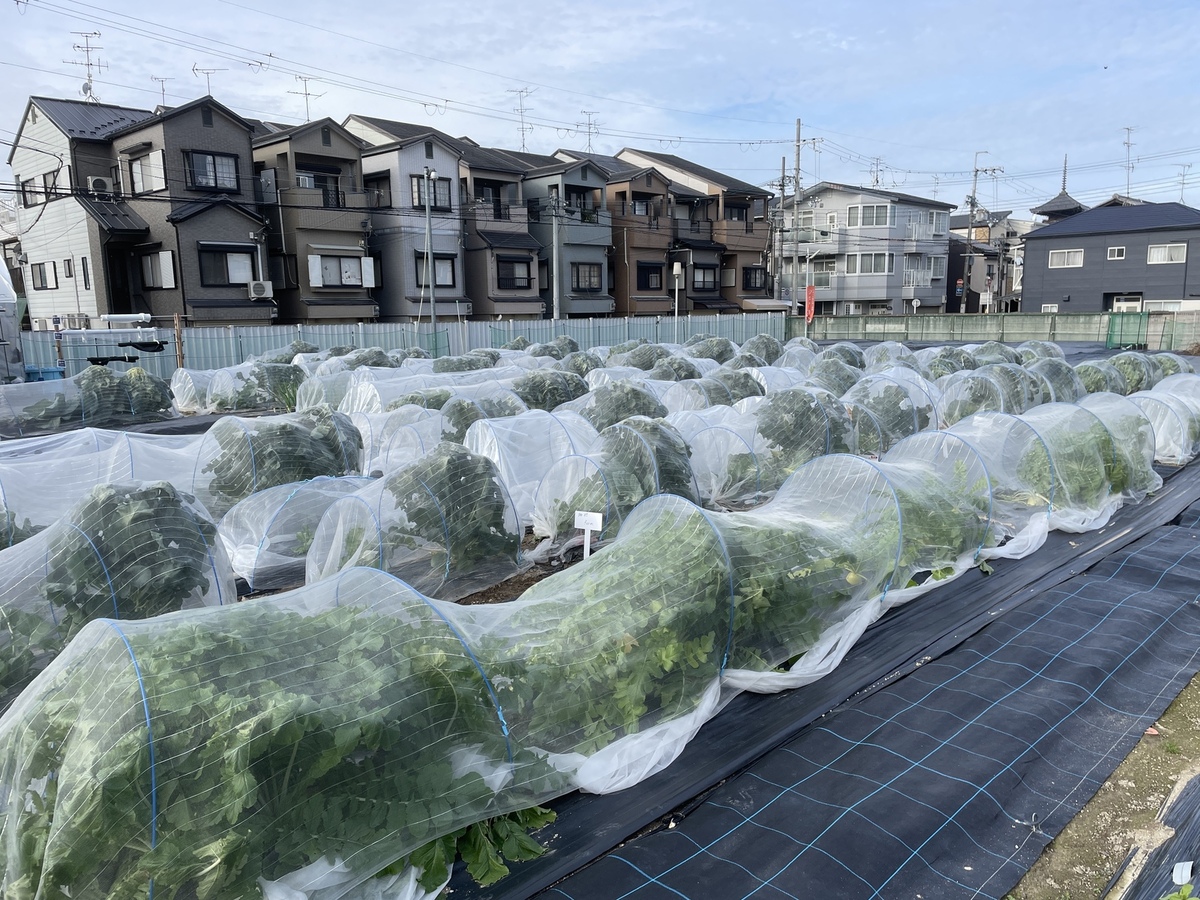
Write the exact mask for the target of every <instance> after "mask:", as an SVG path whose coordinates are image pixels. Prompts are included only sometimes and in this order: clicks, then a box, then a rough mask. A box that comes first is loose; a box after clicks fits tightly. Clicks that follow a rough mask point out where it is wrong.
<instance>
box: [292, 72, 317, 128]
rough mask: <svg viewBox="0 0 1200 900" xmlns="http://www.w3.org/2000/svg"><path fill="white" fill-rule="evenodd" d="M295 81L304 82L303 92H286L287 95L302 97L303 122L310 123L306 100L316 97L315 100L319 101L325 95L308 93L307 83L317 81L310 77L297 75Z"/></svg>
mask: <svg viewBox="0 0 1200 900" xmlns="http://www.w3.org/2000/svg"><path fill="white" fill-rule="evenodd" d="M296 80H297V81H302V82H304V90H302V91H288V93H289V94H296V95H297V96H301V97H303V98H304V121H305V122H309V121H312V119H311V117H310V116H309V114H308V98H309V97H316V98H317V99H318V100H319V99H321V98H322V97H324V96H325V95H324V94H314V93H312V92H311V91H309V89H308V83H309V82H310V81H316V80H317V79H315V78H313V77H312V76H311V75H297V76H296Z"/></svg>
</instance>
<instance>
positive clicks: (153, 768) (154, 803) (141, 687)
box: [100, 619, 158, 900]
mask: <svg viewBox="0 0 1200 900" xmlns="http://www.w3.org/2000/svg"><path fill="white" fill-rule="evenodd" d="M100 621H102V622H104V624H106V625H107V626H108V627H109V628H111V629H112V630H113V631H115V632H116V633H117V636H118V637H120V639H121V643H123V644H124V645H125V650H126V652H128V653H129V659H130V661H132V662H133V671H134V674H135V675H136V676H137V682H138V691H139V692H140V693H141V696H142V712H143V714H144V715H145V717H146V744H147V746H148V748H149V750H150V849H151V850H153V849H154V848H155V847H157V846H158V766H157V761H156V760H155V757H154V729H153V726H152V725H151V722H150V700H149V698H148V697H147V696H146V682H145V680H144V679H143V678H142V667H141V666H140V665H139V664H138V661H137V655H136V654H135V653H134V652H133V646H132V645H131V644H130V643H129V638H128V637H126V636H125V632H123V631H122V630H121V628H120V626H119V625H118V624H117V623H116V622H113V621H111V620H109V619H101V620H100ZM147 896H148V898H149V900H154V879H153V878H152V879H150V889H149V894H148V895H147Z"/></svg>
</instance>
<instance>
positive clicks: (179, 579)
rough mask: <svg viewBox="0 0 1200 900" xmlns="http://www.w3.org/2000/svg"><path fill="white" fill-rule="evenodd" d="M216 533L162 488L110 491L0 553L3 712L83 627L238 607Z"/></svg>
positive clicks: (140, 485)
mask: <svg viewBox="0 0 1200 900" xmlns="http://www.w3.org/2000/svg"><path fill="white" fill-rule="evenodd" d="M236 598H237V595H236V593H235V592H234V586H233V573H232V571H231V570H230V568H229V563H228V561H227V560H226V558H225V555H224V553H223V552H222V550H221V547H220V543H219V541H218V540H217V531H216V526H215V525H214V524H213V523H212V522H211V521H210V520H209V519H208V517H207V513H205V511H204V510H203V509H201V508H200V506H199V505H198V504H197V503H196V502H195V501H194V500H193V499H192V498H191V497H189V496H188V495H186V494H182V493H180V492H178V491H176V490H175V488H173V487H172V486H171V485H169V484H167V483H166V482H124V483H116V484H104V485H100V486H97V487H95V488H93V489H92V490H90V491H89V492H87V493H86V494H85V495H84V496H83V498H82V499H81V500H80V502H78V503H77V504H76V505H75V506H74V507H72V508H71V509H69V510H68V511H67V512H66V513H65V515H63V516H62V517H61V518H59V519H58V521H56V522H55V523H54V524H52V525H50V526H49V527H48V528H46V529H45V530H43V531H40V532H38V533H37V534H36V535H33V536H32V537H30V538H29V539H28V540H26V541H24V542H23V543H21V544H18V545H17V546H14V547H10V548H8V549H5V550H0V620H3V626H4V627H3V630H2V631H0V708H7V707H8V704H9V702H11V700H12V699H13V697H14V696H15V695H16V692H18V691H19V690H20V689H21V688H23V687H24V686H25V685H26V684H28V683H29V681H30V680H32V678H33V676H34V675H35V674H36V673H37V672H38V671H39V670H41V669H42V668H43V667H44V666H45V665H46V663H48V662H49V661H50V660H51V659H53V658H54V656H55V655H56V654H57V653H58V652H59V650H60V649H61V648H62V647H63V646H64V645H65V644H66V643H67V641H69V640H70V639H71V638H72V637H73V636H74V635H75V634H76V633H77V632H78V631H79V630H80V629H81V628H83V626H84V625H85V624H87V623H88V622H90V621H92V620H93V619H98V618H111V619H141V618H147V617H149V616H153V615H158V614H159V613H163V612H169V611H172V610H178V609H181V608H186V607H189V606H197V605H201V604H207V605H221V604H224V603H232V602H234V601H235V600H236Z"/></svg>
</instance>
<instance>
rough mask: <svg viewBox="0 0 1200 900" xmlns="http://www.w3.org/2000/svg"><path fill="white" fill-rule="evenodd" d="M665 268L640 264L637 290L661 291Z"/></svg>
mask: <svg viewBox="0 0 1200 900" xmlns="http://www.w3.org/2000/svg"><path fill="white" fill-rule="evenodd" d="M662 286H663V267H662V266H661V265H658V264H656V263H638V266H637V289H638V290H639V291H661V290H662Z"/></svg>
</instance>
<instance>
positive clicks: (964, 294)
mask: <svg viewBox="0 0 1200 900" xmlns="http://www.w3.org/2000/svg"><path fill="white" fill-rule="evenodd" d="M951 221H953V217H951ZM999 267H1000V250H999V249H998V248H997V247H995V246H994V245H992V244H990V243H988V242H986V241H968V240H967V239H966V238H965V237H961V236H959V235H957V234H955V233H953V232H951V234H950V256H949V261H948V263H947V267H946V278H945V279H944V282H945V284H944V289H945V291H946V295H945V298H944V300H945V304H946V305H945V311H946V312H948V313H960V312H962V313H988V312H1009V311H1010V310H1008V309H1003V308H1002V309H999V310H997V309H995V308H994V307H993V306H992V302H993V297H994V296H995V293H994V291H993V288H992V286H993V285H994V284H995V283H996V282H997V280H998V277H999V276H998V273H999V271H1000V269H999Z"/></svg>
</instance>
